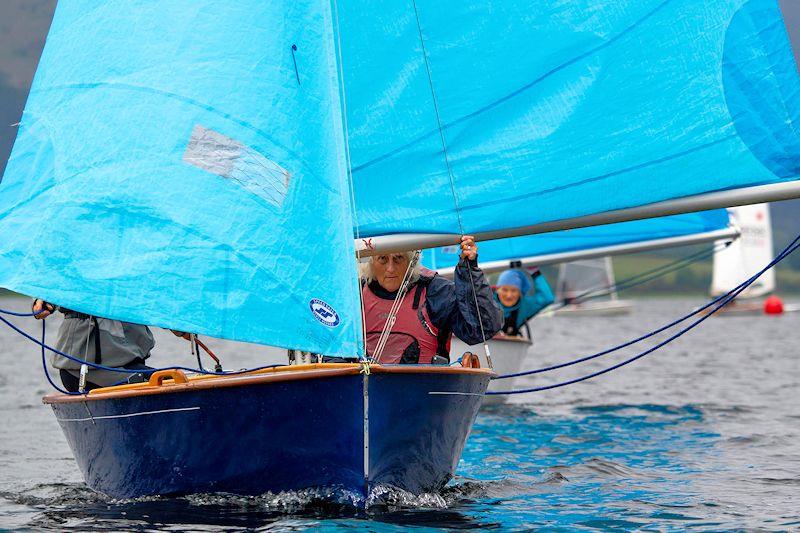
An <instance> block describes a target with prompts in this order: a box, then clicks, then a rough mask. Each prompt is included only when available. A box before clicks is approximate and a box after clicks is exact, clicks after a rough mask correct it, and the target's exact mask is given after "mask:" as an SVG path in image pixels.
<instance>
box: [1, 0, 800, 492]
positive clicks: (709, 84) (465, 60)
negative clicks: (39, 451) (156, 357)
mask: <svg viewBox="0 0 800 533" xmlns="http://www.w3.org/2000/svg"><path fill="white" fill-rule="evenodd" d="M677 21H679V22H680V24H678V23H677ZM797 94H800V82H798V77H797V71H796V66H795V64H794V61H793V59H792V55H791V50H790V48H789V44H788V39H787V36H786V32H785V29H784V26H783V21H782V19H781V14H780V10H779V7H778V5H777V2H776V1H775V0H714V1H710V2H695V1H673V2H665V1H663V0H614V1H609V2H606V3H603V4H598V3H597V2H595V1H594V0H575V1H571V2H562V1H549V0H536V1H532V0H502V1H499V0H498V1H494V0H487V1H484V2H480V3H474V2H463V1H462V0H437V1H435V2H434V1H428V0H387V1H385V2H381V5H380V9H376V8H375V7H374V5H373V3H370V2H360V1H356V0H353V1H347V2H337V1H336V0H334V1H332V2H329V1H327V0H292V1H291V2H289V1H270V2H265V1H263V0H239V1H237V2H219V1H216V0H163V1H161V2H158V3H153V2H152V1H150V0H70V1H62V2H59V4H58V7H57V8H56V12H55V16H54V19H53V23H52V26H51V28H50V32H49V34H48V37H47V44H46V46H45V48H44V51H43V54H42V57H41V60H40V63H39V67H38V70H37V72H36V76H35V79H34V82H33V85H32V88H31V92H30V96H29V98H28V102H27V104H26V107H25V112H24V114H23V117H22V120H21V124H20V126H19V133H18V135H17V139H16V142H15V145H14V148H13V151H12V155H11V158H10V160H9V162H8V165H7V167H6V171H5V174H4V176H3V180H2V182H0V287H4V288H8V289H11V290H13V291H16V292H19V293H23V294H29V295H35V296H37V297H40V298H44V299H46V300H48V301H50V302H55V303H57V304H60V305H63V306H65V307H68V308H70V309H74V310H76V311H80V312H82V313H86V314H89V315H94V316H101V317H108V318H111V319H117V320H124V321H128V322H135V323H140V324H148V325H154V326H160V327H166V328H170V329H176V330H181V331H189V332H195V333H199V334H204V335H209V336H214V337H221V338H227V339H234V340H239V341H246V342H254V343H261V344H267V345H273V346H280V347H284V348H291V349H297V350H303V351H308V352H314V353H318V354H324V355H328V356H337V357H344V358H351V359H353V360H361V361H365V349H364V340H363V338H364V330H363V324H362V320H361V305H360V286H359V281H358V277H357V272H356V258H355V256H356V244H355V242H354V237H356V242H357V243H358V248H359V249H360V254H361V255H365V254H379V253H386V252H387V251H390V250H399V251H405V250H411V249H419V248H427V247H433V246H443V245H448V244H454V243H456V242H458V234H462V233H469V234H475V235H477V236H478V238H479V239H490V238H501V237H510V236H515V235H526V234H533V233H541V232H546V231H555V230H560V229H569V228H576V227H580V226H590V225H598V224H606V223H611V222H618V221H623V220H632V219H637V218H652V217H657V216H663V215H669V214H675V213H683V212H689V211H698V210H702V209H710V208H715V207H724V206H728V205H734V204H736V203H742V204H744V203H752V202H756V201H771V200H777V199H781V198H791V197H797V196H800V185H798V181H797V180H798V174H800V158H799V157H798V154H800V139H799V138H798V135H797V133H796V132H797V128H796V126H795V125H796V124H797V123H798V121H800V102H798V100H797V98H796V95H797ZM470 366H471V364H470ZM367 368H369V373H368V374H367ZM490 378H491V372H490V370H488V369H476V368H459V367H457V366H456V367H450V368H446V367H433V366H410V367H409V366H406V367H403V366H397V367H390V366H375V365H372V366H371V367H370V366H369V365H366V364H350V365H345V366H330V365H321V366H313V367H300V368H288V369H278V370H270V371H265V372H258V373H250V374H244V375H227V376H224V375H223V376H212V377H188V376H185V375H182V374H180V373H179V372H177V371H174V370H172V371H168V372H167V373H166V374H156V375H153V377H152V378H151V381H150V382H149V383H147V384H143V385H132V386H130V387H128V386H125V387H117V388H112V389H106V390H102V389H100V390H96V391H92V392H91V393H90V394H88V395H83V396H75V397H73V396H48V397H47V398H46V399H45V401H46V402H47V403H49V404H50V405H51V406H52V408H53V410H54V411H55V414H56V416H57V418H58V419H59V422H60V424H61V425H62V427H63V429H64V432H65V434H66V435H67V438H68V440H69V442H70V445H71V447H72V449H73V452H74V454H75V457H76V460H77V462H78V464H79V465H80V466H81V469H82V471H83V473H84V475H85V476H86V480H87V483H88V484H89V485H90V486H91V487H93V488H96V489H98V490H102V491H103V492H106V493H108V494H112V495H115V496H120V497H130V496H140V495H145V494H169V493H185V492H196V491H230V492H236V493H244V494H252V493H258V492H262V491H265V490H271V491H279V490H288V489H294V488H305V487H314V486H322V487H333V486H336V487H343V488H345V489H347V490H351V491H354V492H356V493H357V494H359V495H361V496H363V495H365V494H366V493H367V491H368V490H369V489H370V488H371V487H372V486H374V485H375V484H389V485H394V486H396V487H399V488H401V489H406V490H409V491H411V492H415V493H418V492H422V491H428V490H436V489H438V488H440V487H441V486H442V485H443V484H444V483H446V482H447V480H448V479H449V478H450V476H452V474H453V471H454V469H455V465H456V463H457V461H458V457H459V454H460V452H461V449H462V447H463V445H464V440H465V439H466V437H467V434H468V432H469V429H470V426H471V424H472V421H473V420H474V417H475V413H476V410H477V408H478V405H479V402H480V398H481V395H482V394H483V393H484V391H485V390H486V387H487V384H488V382H489V379H490Z"/></svg>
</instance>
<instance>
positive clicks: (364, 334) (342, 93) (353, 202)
mask: <svg viewBox="0 0 800 533" xmlns="http://www.w3.org/2000/svg"><path fill="white" fill-rule="evenodd" d="M333 15H334V16H333V18H334V21H335V29H334V31H335V32H336V58H337V61H336V70H337V71H338V74H339V95H340V101H341V106H342V128H343V129H344V132H343V136H344V157H345V166H346V169H347V182H348V184H349V186H350V212H351V217H352V219H353V226H354V227H355V237H356V240H357V241H359V240H361V228H360V225H359V223H358V210H357V209H356V185H355V182H354V180H353V166H352V160H351V158H350V135H349V130H350V126H349V122H348V120H347V91H346V90H345V84H344V64H343V56H342V32H341V27H340V25H339V3H338V2H337V0H333ZM360 264H361V263H360V261H359V259H358V256H356V277H357V280H358V289H359V290H358V302H359V307H360V311H361V340H362V343H363V349H364V353H363V354H362V358H363V359H366V358H367V323H366V320H365V318H366V310H365V308H364V295H363V292H362V290H361V276H360Z"/></svg>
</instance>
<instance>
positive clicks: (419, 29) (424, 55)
mask: <svg viewBox="0 0 800 533" xmlns="http://www.w3.org/2000/svg"><path fill="white" fill-rule="evenodd" d="M411 5H412V6H413V7H414V17H415V19H416V21H417V32H418V33H419V44H420V46H421V47H422V58H423V60H424V61H425V72H426V74H427V75H428V86H429V87H430V89H431V100H432V101H433V111H434V113H435V114H436V125H437V127H438V129H439V138H440V139H441V141H442V155H443V157H444V163H445V166H446V167H447V176H448V178H449V179H450V190H451V191H452V193H453V204H454V206H455V210H456V218H457V219H458V229H459V231H460V232H461V235H464V222H463V220H462V219H461V208H460V207H459V202H458V193H457V192H456V181H455V176H454V175H453V168H452V166H451V165H450V157H449V154H448V152H447V141H446V140H445V136H444V127H443V125H442V117H441V114H440V113H439V103H438V101H437V99H436V91H435V90H434V87H433V76H432V75H431V66H430V63H429V62H428V51H427V49H426V48H425V39H424V37H423V36H422V24H421V23H420V20H419V10H418V9H417V1H416V0H411ZM464 262H465V264H466V268H467V272H468V273H469V285H470V287H471V288H472V299H473V301H474V303H475V313H476V314H477V315H478V326H479V327H480V330H481V339H483V351H484V353H485V354H486V360H487V362H488V363H489V368H491V367H492V357H491V354H490V353H489V344H488V343H487V342H486V331H485V330H484V328H483V317H482V316H481V309H480V307H479V305H478V293H477V291H476V290H475V280H474V278H473V275H472V265H471V264H470V260H469V257H465V258H464Z"/></svg>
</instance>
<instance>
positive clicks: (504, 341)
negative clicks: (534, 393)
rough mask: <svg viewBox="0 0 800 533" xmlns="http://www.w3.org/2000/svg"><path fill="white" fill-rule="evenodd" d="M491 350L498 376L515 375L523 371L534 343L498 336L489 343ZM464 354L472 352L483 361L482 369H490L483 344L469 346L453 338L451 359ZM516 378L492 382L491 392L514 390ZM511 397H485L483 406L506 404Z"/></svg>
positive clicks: (524, 339) (526, 339) (522, 338)
mask: <svg viewBox="0 0 800 533" xmlns="http://www.w3.org/2000/svg"><path fill="white" fill-rule="evenodd" d="M488 344H489V350H490V354H491V357H492V367H493V370H494V372H495V374H497V375H498V376H502V375H505V374H515V373H517V372H519V371H520V370H522V369H523V365H524V364H525V359H527V357H528V352H530V350H531V348H532V347H533V342H532V341H531V340H530V339H528V338H526V337H508V336H505V335H502V334H500V335H497V336H495V337H494V338H492V339H490V340H489V341H488ZM464 352H472V353H474V354H476V355H477V356H478V357H479V358H480V360H481V367H482V368H488V367H489V363H488V361H486V354H485V352H484V349H483V345H482V344H475V345H472V346H469V345H467V344H465V343H464V342H463V341H461V340H459V339H458V338H455V337H454V338H453V343H452V345H451V346H450V354H451V355H450V357H451V359H454V358H458V357H460V356H461V355H462V354H463V353H464ZM515 382H516V378H509V379H501V380H492V381H490V382H489V389H488V391H489V392H492V391H501V390H511V389H513V388H514V383H515ZM508 398H509V396H506V395H487V396H484V397H483V405H497V404H502V403H506V402H507V401H508Z"/></svg>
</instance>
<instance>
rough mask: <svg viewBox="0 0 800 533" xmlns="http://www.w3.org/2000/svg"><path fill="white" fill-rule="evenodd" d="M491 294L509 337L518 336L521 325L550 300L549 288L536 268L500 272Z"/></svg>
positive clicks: (551, 300) (550, 291)
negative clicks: (527, 270)
mask: <svg viewBox="0 0 800 533" xmlns="http://www.w3.org/2000/svg"><path fill="white" fill-rule="evenodd" d="M494 297H495V299H496V300H497V303H498V304H500V308H501V309H502V310H503V329H502V331H503V333H505V334H506V335H513V336H517V335H520V330H521V328H522V326H523V325H525V324H526V323H527V322H528V320H530V319H531V318H533V317H534V316H536V315H537V314H538V313H539V312H540V311H541V310H542V309H544V308H545V307H547V306H548V305H550V304H551V303H553V301H554V298H553V291H552V290H550V285H549V284H548V283H547V280H546V279H545V277H544V276H543V275H542V273H541V272H539V270H538V269H536V270H534V271H533V272H532V273H531V274H528V273H527V272H524V271H522V270H518V269H510V270H506V271H504V272H503V273H502V274H500V277H499V278H497V285H496V290H495V295H494ZM528 336H530V331H529V332H528Z"/></svg>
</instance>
